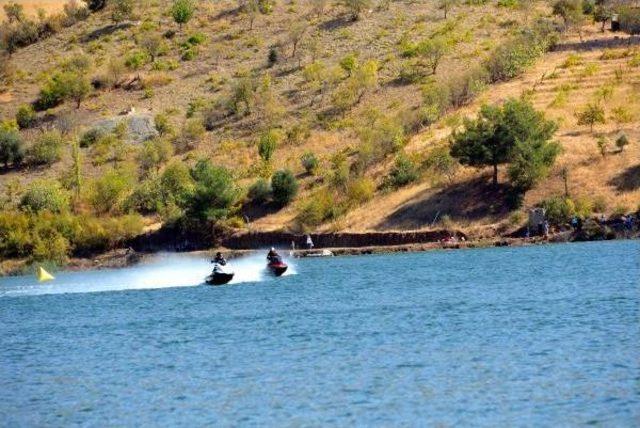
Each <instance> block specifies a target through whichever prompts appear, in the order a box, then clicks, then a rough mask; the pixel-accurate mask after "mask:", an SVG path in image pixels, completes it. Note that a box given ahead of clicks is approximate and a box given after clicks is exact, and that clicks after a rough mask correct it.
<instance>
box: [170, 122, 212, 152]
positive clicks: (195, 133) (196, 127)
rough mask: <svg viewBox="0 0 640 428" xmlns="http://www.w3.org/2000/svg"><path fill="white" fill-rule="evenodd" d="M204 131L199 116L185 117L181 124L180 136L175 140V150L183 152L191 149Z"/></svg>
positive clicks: (198, 141) (197, 142)
mask: <svg viewBox="0 0 640 428" xmlns="http://www.w3.org/2000/svg"><path fill="white" fill-rule="evenodd" d="M205 132H206V130H205V128H204V125H203V124H202V120H200V119H199V118H191V119H187V121H186V122H185V123H184V125H183V126H182V132H181V134H180V136H179V137H178V138H177V139H176V140H175V146H176V151H177V152H178V153H183V152H186V151H189V150H193V149H194V148H196V147H197V145H198V144H199V143H200V141H201V140H202V137H203V136H204V133H205Z"/></svg>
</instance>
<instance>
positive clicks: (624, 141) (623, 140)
mask: <svg viewBox="0 0 640 428" xmlns="http://www.w3.org/2000/svg"><path fill="white" fill-rule="evenodd" d="M628 144H629V139H628V138H627V135H626V134H620V135H618V138H616V147H617V148H618V149H620V151H621V152H622V151H623V150H624V148H625V146H627V145H628Z"/></svg>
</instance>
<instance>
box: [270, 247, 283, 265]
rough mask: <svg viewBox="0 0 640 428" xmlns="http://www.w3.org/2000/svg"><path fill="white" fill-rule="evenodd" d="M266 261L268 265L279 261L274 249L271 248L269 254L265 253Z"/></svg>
mask: <svg viewBox="0 0 640 428" xmlns="http://www.w3.org/2000/svg"><path fill="white" fill-rule="evenodd" d="M267 260H268V261H269V263H275V262H277V261H279V260H280V254H278V253H277V252H276V249H275V248H273V247H271V249H270V250H269V253H267Z"/></svg>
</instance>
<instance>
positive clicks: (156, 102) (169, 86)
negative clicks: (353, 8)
mask: <svg viewBox="0 0 640 428" xmlns="http://www.w3.org/2000/svg"><path fill="white" fill-rule="evenodd" d="M34 4H35V2H34ZM237 4H238V3H237V2H236V1H227V0H224V1H219V2H202V3H199V5H198V10H197V12H196V14H195V15H194V18H193V19H192V20H191V21H190V22H189V23H188V24H187V25H185V26H183V27H182V28H180V27H178V26H177V25H176V24H175V23H174V22H172V19H171V17H170V16H169V14H168V10H169V8H170V7H171V3H170V2H168V1H164V0H155V1H151V0H147V1H144V2H140V3H136V8H135V13H134V15H136V16H135V17H134V18H132V19H131V20H125V21H124V22H122V23H120V24H119V25H113V23H112V22H111V20H110V13H109V11H108V10H107V11H105V12H101V13H97V14H92V15H91V16H89V18H88V19H86V20H83V21H80V22H78V23H76V24H75V25H73V26H71V27H68V28H63V29H61V30H60V31H59V32H58V33H56V34H55V35H53V36H51V37H49V38H46V39H43V40H41V41H39V42H38V43H35V44H32V45H30V46H27V47H25V48H22V49H19V50H18V51H17V52H15V53H14V54H13V55H12V57H11V60H10V61H11V65H12V67H13V69H14V70H15V71H14V73H13V78H12V81H11V83H10V84H8V85H6V86H5V87H4V88H3V90H2V91H1V92H0V118H2V119H11V118H13V117H14V116H15V114H16V112H17V111H18V108H19V107H20V106H21V105H24V104H26V103H31V102H33V101H34V100H36V99H37V97H38V94H39V91H40V89H41V87H42V86H43V85H44V84H45V83H46V81H47V79H49V77H50V76H51V75H52V74H54V73H55V72H56V71H57V70H59V69H60V68H61V66H62V64H63V63H64V62H65V60H67V59H69V58H72V57H74V56H77V55H86V56H88V57H89V58H90V60H91V68H90V72H89V73H90V75H91V77H92V78H93V79H94V81H95V80H100V78H101V76H104V75H106V74H108V73H109V72H110V70H111V69H112V68H113V64H114V63H115V62H118V61H119V62H126V63H127V64H129V65H127V66H125V65H121V67H120V68H119V69H121V71H120V72H119V75H118V84H116V85H113V86H112V87H108V88H106V89H99V90H96V91H93V93H92V94H91V95H90V96H89V98H88V99H86V100H84V101H83V103H82V105H81V106H80V107H79V108H76V106H75V105H74V103H72V102H65V103H62V104H61V105H59V106H57V107H53V108H50V109H48V110H47V111H46V112H44V113H42V114H43V115H46V116H47V120H44V121H43V122H42V125H40V126H39V127H37V128H35V129H28V130H24V131H21V133H22V135H23V136H24V137H25V139H26V140H27V145H29V144H30V141H31V140H33V139H34V138H35V137H36V136H37V135H39V133H41V131H42V128H52V127H54V128H55V127H65V128H71V129H72V132H71V134H73V135H81V134H82V133H83V132H85V131H86V130H89V129H91V128H92V127H93V126H94V125H95V124H96V123H98V122H100V121H101V120H104V119H108V118H114V117H115V118H117V117H121V114H122V113H123V112H130V111H132V110H133V111H135V113H136V114H141V113H142V114H149V115H151V116H153V115H157V114H163V115H165V116H166V117H167V118H168V120H169V123H170V125H171V127H172V128H173V129H174V130H175V133H176V135H177V136H178V137H179V136H181V135H184V133H185V132H187V131H186V130H187V127H188V126H189V124H190V123H191V122H193V121H194V120H201V119H202V118H203V117H204V118H206V117H210V119H211V120H210V122H209V126H208V128H209V129H208V130H207V131H206V132H204V131H203V132H202V133H201V135H200V131H199V133H198V134H199V135H198V136H197V138H193V139H192V140H193V141H190V144H189V147H188V148H187V149H186V150H185V149H180V150H178V149H176V151H175V153H174V154H173V155H172V158H173V159H174V160H179V161H181V162H185V163H187V164H188V165H193V164H194V163H195V161H196V160H197V159H198V158H201V157H206V158H208V159H211V160H212V161H213V162H214V163H215V164H218V165H224V166H225V167H227V168H229V169H231V170H232V171H233V174H234V177H235V179H236V180H237V182H238V183H239V184H240V185H241V186H242V187H243V188H244V189H247V188H248V187H249V186H250V185H251V184H252V183H253V182H255V180H256V179H257V178H259V177H260V176H263V177H267V178H268V176H269V175H270V172H272V171H275V170H277V169H281V168H288V169H290V170H292V171H293V172H294V174H295V175H296V177H297V178H298V180H299V182H300V192H299V193H298V196H297V198H296V199H295V200H294V201H293V203H292V204H290V205H288V206H287V207H285V208H283V209H275V208H274V207H272V206H270V205H267V206H255V204H254V205H253V206H252V205H251V204H247V206H245V207H244V208H243V209H242V210H241V211H239V212H238V213H237V216H238V218H239V219H242V217H245V218H248V219H249V220H250V221H251V227H252V228H253V229H258V230H280V229H287V228H294V229H299V227H300V226H299V225H298V224H297V223H298V222H297V221H296V218H297V216H298V215H299V214H300V212H301V210H303V209H304V207H305V205H306V204H308V201H309V200H311V199H313V198H317V197H318V196H317V195H318V194H319V193H321V192H322V191H323V189H326V188H327V187H328V186H329V184H328V183H330V182H331V180H332V178H331V177H332V176H333V175H332V174H334V173H335V164H336V158H337V156H338V155H339V154H343V155H344V156H346V158H347V159H348V160H349V162H351V160H352V159H355V157H354V153H356V154H357V153H358V152H359V151H360V152H361V151H362V150H363V147H364V146H363V144H364V142H365V140H366V139H367V138H368V137H367V135H368V134H367V130H369V129H377V127H383V125H384V124H386V123H387V122H389V123H390V124H391V125H389V126H392V125H398V126H400V127H402V128H404V129H406V130H407V131H406V134H405V135H406V137H405V138H406V139H407V143H406V145H404V147H403V148H402V150H401V151H402V152H404V153H405V154H406V156H409V157H412V158H415V159H423V158H424V157H425V156H426V154H428V153H429V152H430V151H431V150H433V149H434V148H438V147H445V146H447V145H448V141H449V138H450V135H451V132H452V130H454V129H458V128H459V127H460V124H461V121H462V118H463V117H465V116H469V117H472V116H474V115H475V114H476V112H477V110H478V108H479V107H480V105H481V104H482V103H500V102H502V101H504V100H506V99H508V98H510V97H523V96H524V97H526V98H528V99H530V100H531V101H532V102H533V104H534V106H535V107H536V108H537V109H539V110H542V111H544V112H545V114H546V115H547V116H548V117H549V118H552V119H554V120H557V122H558V123H559V130H558V132H557V134H556V136H555V138H556V139H557V140H558V141H559V142H560V143H561V145H562V147H563V153H562V154H561V155H560V157H559V159H558V161H557V162H556V164H555V166H554V167H553V169H552V171H551V173H550V175H549V177H548V178H547V179H545V180H544V181H543V182H542V183H540V184H538V185H537V186H536V187H535V188H534V189H533V190H531V191H529V192H528V193H527V194H526V197H525V200H524V206H523V207H522V208H521V209H520V210H519V211H516V212H515V213H514V212H513V211H511V210H509V209H508V208H507V207H506V206H505V204H504V201H503V196H504V195H501V194H499V193H496V192H495V191H494V190H493V189H492V188H491V187H490V186H489V184H488V180H489V176H488V175H487V174H488V173H489V172H488V171H483V170H477V169H472V168H468V167H462V166H460V167H458V168H456V169H455V172H453V171H452V172H451V174H435V173H433V172H430V171H423V172H421V175H420V178H419V180H418V181H417V182H415V183H413V184H410V185H408V186H405V187H401V188H399V189H396V190H393V191H390V190H388V189H385V188H383V186H382V184H383V182H384V180H385V177H386V176H387V175H388V173H389V170H390V169H391V168H392V166H393V164H394V159H395V155H387V156H384V157H382V158H381V159H379V160H378V161H377V162H375V163H373V164H370V165H368V166H367V168H366V170H365V171H364V173H363V174H362V177H363V178H364V179H366V180H367V183H368V185H369V186H373V187H372V192H371V194H370V195H368V196H367V197H366V198H360V199H358V198H355V201H356V202H354V203H350V204H349V206H348V209H345V210H344V212H343V213H341V214H340V215H338V216H336V218H335V219H331V220H328V221H324V222H322V224H318V225H314V226H313V227H312V228H313V229H316V230H353V231H366V230H398V229H402V230H406V229H425V228H430V227H441V226H442V225H443V224H444V225H456V226H459V227H462V228H463V229H465V230H467V231H469V232H472V233H475V234H477V235H482V236H485V235H492V234H497V233H504V232H505V231H508V230H511V229H514V228H516V227H518V226H519V225H521V224H522V222H523V219H524V215H522V213H525V212H526V210H527V209H528V208H530V207H533V206H535V205H536V204H538V203H540V202H541V201H542V200H544V199H547V198H549V197H552V196H556V195H561V194H563V192H564V180H563V179H562V178H561V174H560V171H561V170H562V169H563V168H566V170H567V171H568V180H567V182H568V186H569V191H570V194H571V195H572V197H574V198H588V199H590V200H591V201H598V205H599V208H600V209H601V210H604V211H605V212H606V213H611V212H613V211H621V210H623V209H624V210H627V211H630V210H634V209H636V208H637V206H638V203H640V184H639V183H638V181H639V180H640V179H639V176H640V171H639V169H640V142H639V141H640V114H639V113H638V112H640V64H638V63H640V57H639V55H640V50H639V49H638V47H637V44H635V43H634V44H632V45H630V46H627V44H626V39H624V38H622V39H619V38H618V37H619V35H615V34H612V33H610V32H605V33H601V32H600V31H599V28H597V27H596V26H593V27H591V26H588V27H587V28H586V29H585V32H584V35H583V38H584V41H582V42H581V41H579V40H578V39H577V36H575V37H574V36H573V35H572V34H564V35H563V36H562V38H561V40H560V43H559V44H558V46H557V48H556V49H555V50H554V51H553V52H550V53H547V54H546V55H545V56H543V57H542V58H540V59H539V60H538V61H537V62H536V63H535V64H533V65H532V66H531V67H530V69H529V70H528V71H527V72H526V73H524V75H522V76H520V77H517V78H515V79H513V80H511V81H508V82H502V83H495V84H492V85H489V86H488V87H486V88H484V90H483V91H482V92H481V93H480V95H479V97H478V98H477V99H475V100H474V101H473V102H471V103H470V104H468V105H466V106H463V107H460V108H457V109H455V110H453V111H449V112H448V113H447V114H446V115H445V116H444V117H443V118H441V119H439V120H437V121H436V122H435V123H433V124H429V125H428V126H425V125H418V126H415V122H416V117H417V116H419V114H420V111H421V108H422V106H423V92H422V91H423V89H424V87H425V85H428V84H429V82H446V81H449V80H451V79H455V78H456V77H457V76H461V75H463V74H464V73H466V72H468V71H469V70H472V69H473V68H474V67H475V66H477V65H478V64H480V63H481V62H482V61H484V60H485V59H486V58H488V57H489V56H490V55H491V53H492V52H493V50H494V49H495V48H496V47H498V46H499V45H500V43H503V42H504V41H507V40H509V39H510V38H512V37H513V36H514V35H515V34H517V32H518V31H519V29H521V28H523V27H526V26H528V25H531V24H532V23H533V22H534V20H535V19H536V18H537V17H545V16H549V14H550V8H549V7H548V3H546V2H543V1H538V2H526V4H525V3H524V2H523V3H520V5H519V6H515V7H501V6H499V5H498V3H497V2H495V1H489V2H486V3H485V4H483V5H480V6H468V5H461V6H456V7H454V8H453V9H452V10H451V11H449V12H448V16H447V18H446V19H445V18H444V13H443V11H442V10H441V9H440V8H438V7H437V4H436V2H431V1H429V2H409V1H395V2H389V3H388V5H386V4H385V2H381V5H382V4H384V6H378V7H371V9H368V10H366V11H364V13H363V14H362V16H361V17H360V19H358V20H356V21H354V20H352V19H351V18H350V16H349V14H348V13H347V11H346V10H345V8H344V7H342V6H339V5H334V4H332V3H330V2H315V1H308V2H307V1H280V2H277V3H276V4H275V8H274V10H273V11H272V12H271V13H270V14H257V16H256V17H255V20H254V21H253V22H252V21H251V18H250V15H248V14H247V13H244V12H241V11H239V10H238V9H237ZM318 4H324V9H323V10H322V11H321V12H319V11H318V10H317V9H316V10H314V7H317V5H318ZM31 7H32V6H31V4H29V7H28V8H27V9H29V8H31ZM51 7H53V6H51ZM385 7H388V8H386V9H385ZM301 23H302V25H301ZM169 34H170V37H169V36H168V35H169ZM440 35H444V36H446V37H447V43H449V44H450V47H451V48H450V50H448V51H447V53H446V55H445V56H444V57H443V58H442V60H441V61H440V63H439V64H438V67H437V71H436V72H435V74H432V73H431V72H425V73H424V75H423V76H422V77H420V78H418V79H415V80H412V79H411V78H410V76H409V77H407V74H409V75H410V73H408V72H411V71H415V61H416V59H415V58H412V57H411V56H410V55H408V54H407V51H408V50H409V48H408V47H410V46H411V43H416V42H419V41H421V40H425V39H428V38H433V37H438V36H440ZM153 37H157V38H160V39H161V48H160V49H159V53H158V55H157V57H156V58H155V60H153V61H152V60H151V59H150V58H148V57H146V58H145V59H144V60H142V61H140V63H139V64H138V63H135V61H134V60H135V56H136V54H138V53H141V52H143V45H144V40H146V39H149V38H153ZM194 37H195V38H196V39H198V41H197V43H195V42H193V43H192V42H189V39H191V40H193V39H194ZM270 57H271V60H270ZM346 59H350V60H351V61H355V62H356V63H357V64H359V65H360V67H361V68H364V66H365V65H366V64H368V63H370V62H371V61H375V63H376V64H377V71H376V73H375V79H374V80H375V81H374V82H373V83H372V84H371V85H369V86H368V87H366V89H363V90H362V92H361V93H359V96H358V97H357V101H356V102H353V103H351V104H350V105H348V107H347V108H342V109H340V111H338V112H337V111H336V103H338V101H339V99H340V98H339V96H340V95H341V92H340V91H344V90H345V88H347V87H348V84H349V82H350V81H351V80H353V79H351V80H350V74H351V73H352V72H353V73H357V72H358V71H350V70H348V67H347V66H345V65H344V64H345V63H346V62H347V61H346ZM133 63H135V64H134V65H131V64H133ZM341 63H342V64H343V65H342V67H341ZM314 66H316V68H315V69H314V68H313V67H314ZM318 70H320V71H318ZM354 70H356V69H354ZM314 72H315V73H316V75H314ZM317 75H319V76H320V77H317ZM242 82H245V83H246V82H251V85H254V86H253V89H252V91H253V92H252V93H253V94H254V99H253V101H252V102H253V103H254V104H253V105H252V106H251V110H250V111H249V112H245V113H243V114H228V113H223V112H224V111H225V109H226V108H227V107H226V106H227V105H228V102H229V99H230V98H231V97H232V96H233V94H234V93H236V92H234V91H237V88H238V85H239V84H242ZM594 102H598V103H601V104H602V105H603V106H604V109H605V112H606V123H605V124H597V125H596V127H595V129H594V132H593V133H592V132H591V131H590V130H589V128H588V127H585V126H578V124H577V119H576V115H575V113H576V111H579V110H581V109H583V108H584V107H585V106H586V105H587V104H589V103H594ZM620 111H623V113H626V115H623V116H625V119H624V120H623V122H624V123H618V122H616V119H615V117H616V112H618V113H619V112H620ZM617 116H620V114H618V115H617ZM385 126H386V125H385ZM271 130H276V132H277V133H278V135H280V136H281V137H280V141H279V142H278V145H277V148H276V150H275V154H274V155H273V159H272V160H271V161H270V162H269V163H267V164H265V162H263V161H261V159H260V157H259V155H258V149H257V142H258V141H259V140H260V136H261V135H263V134H264V133H266V132H268V131H271ZM620 132H624V133H625V134H626V135H627V136H628V137H629V140H630V144H629V145H628V146H627V147H625V149H624V151H623V152H618V151H617V149H616V147H615V144H614V141H615V139H616V137H617V135H618V134H619V133H620ZM600 137H604V138H606V139H607V141H608V147H607V148H606V153H605V155H604V156H603V155H602V154H601V153H600V151H599V148H598V146H597V144H596V141H597V140H598V138H600ZM140 147H141V144H136V143H129V144H128V150H127V151H126V154H125V159H123V160H122V164H123V165H130V166H129V167H128V168H131V169H133V170H135V169H137V165H136V162H137V161H138V155H139V152H140V150H141V148H140ZM307 152H313V153H314V154H315V155H316V157H317V158H318V159H319V167H318V169H317V171H316V172H315V173H314V174H307V173H305V171H304V168H303V167H302V165H301V163H300V158H301V156H302V155H303V154H304V153H307ZM70 153H71V151H70V150H66V151H65V154H64V156H63V157H62V159H61V160H60V161H59V162H56V163H54V164H52V165H50V166H47V167H27V168H23V169H18V170H16V169H13V170H10V171H8V172H4V173H3V174H2V175H1V176H0V191H4V192H6V191H7V189H9V188H11V189H15V188H17V189H24V188H26V187H27V186H28V185H29V183H30V182H32V181H33V180H35V179H41V178H59V177H62V176H64V174H65V172H67V171H68V170H69V169H70V168H71V165H72V163H73V159H72V157H71V155H70ZM165 164H166V162H165ZM162 168H163V166H162V165H161V166H160V169H162ZM111 169H112V165H111V163H108V162H107V163H105V162H102V163H101V162H96V160H95V158H94V153H93V152H92V151H91V150H90V149H82V171H83V174H84V175H85V179H86V180H87V181H91V179H92V178H97V177H101V176H102V175H103V174H105V173H106V172H108V171H110V170H111ZM501 174H502V175H501V179H504V169H502V171H501ZM143 179H144V175H143V174H140V176H139V177H138V179H137V180H140V181H141V180H143ZM18 193H19V191H18ZM338 193H339V192H338ZM87 209H89V210H90V208H87ZM518 213H520V214H518ZM162 220H163V219H162V216H157V215H152V216H149V217H148V218H147V220H146V222H147V224H149V225H153V226H151V227H157V226H158V224H159V222H161V221H162Z"/></svg>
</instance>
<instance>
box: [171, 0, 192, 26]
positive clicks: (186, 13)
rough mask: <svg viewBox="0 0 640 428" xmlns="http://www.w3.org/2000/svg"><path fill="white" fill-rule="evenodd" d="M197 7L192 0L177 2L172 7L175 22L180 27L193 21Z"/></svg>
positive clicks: (178, 0) (177, 0) (179, 0)
mask: <svg viewBox="0 0 640 428" xmlns="http://www.w3.org/2000/svg"><path fill="white" fill-rule="evenodd" d="M195 8H196V5H195V3H194V2H193V1H192V0H175V2H174V3H173V6H172V7H171V16H172V17H173V20H174V21H175V22H176V24H178V25H179V26H180V29H182V25H183V24H186V23H187V22H189V21H190V20H191V17H193V14H194V12H195Z"/></svg>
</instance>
